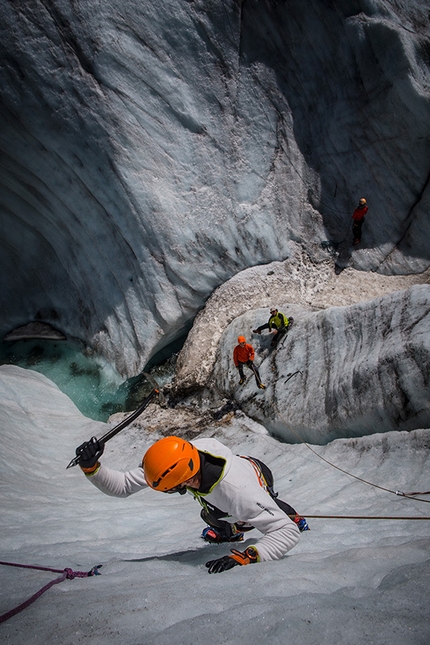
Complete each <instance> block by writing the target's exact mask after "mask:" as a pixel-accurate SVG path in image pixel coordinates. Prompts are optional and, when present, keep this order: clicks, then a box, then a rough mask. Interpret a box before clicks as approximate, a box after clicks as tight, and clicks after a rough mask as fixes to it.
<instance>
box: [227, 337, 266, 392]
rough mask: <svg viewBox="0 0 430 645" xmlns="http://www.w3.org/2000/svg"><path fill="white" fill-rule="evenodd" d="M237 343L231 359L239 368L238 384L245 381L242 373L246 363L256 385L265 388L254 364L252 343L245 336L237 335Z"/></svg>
mask: <svg viewBox="0 0 430 645" xmlns="http://www.w3.org/2000/svg"><path fill="white" fill-rule="evenodd" d="M237 342H238V345H236V347H235V348H234V350H233V361H234V364H235V366H236V369H238V370H239V376H240V381H239V385H242V383H245V380H246V379H245V374H244V373H243V368H244V366H245V365H246V366H247V367H249V369H250V370H251V371H252V372H254V376H255V382H256V383H257V387H258V388H260V389H261V390H264V389H265V388H266V386H265V385H263V383H262V382H261V378H260V372H259V371H258V369H257V367H256V366H255V365H254V358H255V351H254V348H253V346H252V345H250V344H249V343H247V342H246V338H245V336H239V337H238V339H237Z"/></svg>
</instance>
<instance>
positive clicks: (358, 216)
mask: <svg viewBox="0 0 430 645" xmlns="http://www.w3.org/2000/svg"><path fill="white" fill-rule="evenodd" d="M366 203H367V202H366V200H365V199H364V197H362V198H361V199H360V201H359V202H358V206H357V208H356V209H355V211H354V212H353V214H352V235H353V238H354V241H353V244H354V245H356V244H360V242H361V227H362V226H363V224H364V217H365V215H366V213H367V211H368V210H369V208H368V206H366Z"/></svg>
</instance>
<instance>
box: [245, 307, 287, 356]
mask: <svg viewBox="0 0 430 645" xmlns="http://www.w3.org/2000/svg"><path fill="white" fill-rule="evenodd" d="M291 322H292V318H287V316H286V315H285V314H281V312H280V311H278V310H277V309H275V307H272V308H271V310H270V318H269V321H268V322H267V323H265V324H264V325H260V326H259V327H257V329H253V330H252V331H253V333H254V334H261V332H262V331H263V329H268V330H269V331H270V332H272V333H273V338H272V342H271V343H270V345H271V347H275V345H277V344H278V343H279V341H280V340H281V338H282V336H283V335H284V334H286V333H287V329H288V327H289V326H290V325H291Z"/></svg>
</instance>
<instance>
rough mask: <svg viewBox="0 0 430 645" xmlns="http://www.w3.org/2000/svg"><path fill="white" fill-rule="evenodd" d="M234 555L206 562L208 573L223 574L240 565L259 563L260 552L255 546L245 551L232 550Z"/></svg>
mask: <svg viewBox="0 0 430 645" xmlns="http://www.w3.org/2000/svg"><path fill="white" fill-rule="evenodd" d="M231 552H232V554H233V555H224V556H223V557H222V558H218V559H217V560H209V562H206V566H207V568H208V573H221V572H222V571H228V570H229V569H233V567H237V566H238V565H239V564H240V565H244V564H253V563H254V562H258V551H257V549H256V548H255V547H254V546H249V547H248V548H247V549H246V550H245V551H243V552H242V551H237V550H236V549H231Z"/></svg>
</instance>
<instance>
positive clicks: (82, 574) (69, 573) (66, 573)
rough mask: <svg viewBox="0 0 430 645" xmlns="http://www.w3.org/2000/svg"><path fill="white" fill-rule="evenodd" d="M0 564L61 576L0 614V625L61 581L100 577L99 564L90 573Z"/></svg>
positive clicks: (27, 565) (8, 563)
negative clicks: (50, 572)
mask: <svg viewBox="0 0 430 645" xmlns="http://www.w3.org/2000/svg"><path fill="white" fill-rule="evenodd" d="M0 564H4V565H6V566H8V567H21V568H22V569H37V570H39V571H52V572H53V573H61V576H60V577H59V578H55V580H51V582H48V584H46V585H45V586H44V587H42V589H39V591H37V592H36V593H35V594H33V596H31V597H30V598H28V600H26V601H25V602H23V603H21V604H20V605H18V607H15V608H14V609H11V610H10V611H7V612H6V613H5V614H2V615H1V616H0V623H4V622H5V621H6V620H8V619H9V618H12V616H15V614H18V613H19V612H20V611H22V610H23V609H26V607H28V606H29V605H31V604H32V603H33V602H34V601H35V600H37V599H38V598H40V596H41V595H42V594H43V593H45V591H48V589H50V588H51V587H52V586H53V585H56V584H58V583H59V582H63V580H66V578H67V580H74V578H88V577H89V576H98V575H100V573H99V571H98V570H99V569H100V567H101V566H102V565H101V564H99V565H98V566H96V567H93V568H92V569H91V571H73V569H69V568H66V569H63V570H61V569H51V568H50V567H38V566H33V565H30V564H16V563H15V562H1V561H0Z"/></svg>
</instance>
